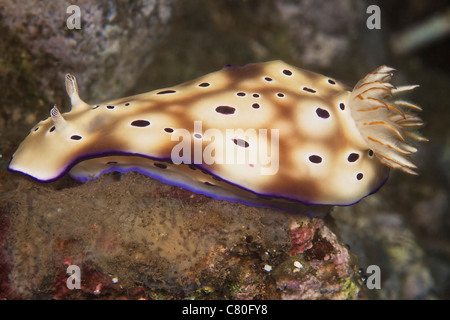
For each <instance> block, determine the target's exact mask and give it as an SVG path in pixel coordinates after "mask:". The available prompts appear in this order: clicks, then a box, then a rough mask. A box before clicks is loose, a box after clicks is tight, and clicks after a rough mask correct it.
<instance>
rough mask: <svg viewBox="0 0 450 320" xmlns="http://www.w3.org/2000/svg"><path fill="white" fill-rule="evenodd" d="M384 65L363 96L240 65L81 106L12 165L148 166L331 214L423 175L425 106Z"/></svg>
mask: <svg viewBox="0 0 450 320" xmlns="http://www.w3.org/2000/svg"><path fill="white" fill-rule="evenodd" d="M393 71H394V69H393V68H390V67H387V66H381V67H379V68H377V69H376V70H375V71H373V72H371V73H369V74H367V75H366V76H365V77H364V78H363V79H362V80H360V81H359V82H358V83H357V84H356V86H355V87H354V88H353V90H351V89H350V88H348V87H347V86H345V85H343V84H342V83H340V82H339V81H337V80H335V79H333V78H330V77H327V76H323V75H320V74H317V73H314V72H310V71H307V70H303V69H299V68H296V67H294V66H291V65H288V64H286V63H284V62H282V61H271V62H265V63H254V64H247V65H244V66H242V67H238V66H234V67H229V68H224V69H222V70H220V71H217V72H213V73H210V74H207V75H205V76H203V77H200V78H197V79H194V80H192V81H189V82H186V83H182V84H180V85H176V86H172V87H169V88H163V89H160V90H154V91H150V92H148V93H143V94H139V95H136V96H132V97H126V98H122V99H117V100H112V101H108V102H105V103H101V104H95V105H89V104H87V103H86V102H84V101H83V100H82V99H81V98H80V95H79V92H78V85H77V81H76V78H75V77H74V76H72V75H70V74H69V75H67V76H66V78H65V84H66V90H67V93H68V95H69V97H70V100H71V104H72V108H71V110H70V111H69V112H65V113H61V112H60V111H59V110H58V108H57V107H56V106H54V107H53V109H52V110H51V112H50V117H49V118H47V119H46V120H43V121H41V122H39V123H38V124H37V125H35V126H34V127H33V128H32V129H31V131H30V133H29V135H28V137H27V138H26V139H25V140H24V141H23V142H22V143H21V144H20V146H19V148H18V149H17V151H16V152H15V153H14V155H13V158H12V160H11V162H10V164H9V169H10V170H13V171H18V172H22V173H24V174H27V175H29V176H31V177H34V178H35V179H37V180H39V181H53V180H55V179H57V178H59V177H61V176H62V175H64V174H66V173H67V172H69V173H70V175H71V176H72V177H74V178H75V179H78V180H80V181H88V180H90V179H94V178H97V177H99V176H100V175H101V174H103V173H106V172H110V171H119V172H128V171H138V172H141V173H143V174H146V175H148V176H151V177H154V178H156V179H158V180H161V181H163V182H167V183H170V184H173V185H176V186H181V187H183V188H186V189H189V190H191V191H194V192H198V193H202V194H205V195H208V196H211V197H214V198H217V199H223V200H229V201H238V202H242V203H245V204H249V205H253V206H264V207H276V208H280V209H282V210H285V211H289V212H301V213H305V214H308V215H313V216H322V215H323V214H325V213H326V212H328V211H329V209H330V208H329V206H333V205H350V204H353V203H356V202H358V201H359V200H360V199H362V198H364V197H366V196H367V195H369V194H372V193H373V192H375V191H377V190H378V189H379V188H380V187H381V186H382V185H383V184H384V183H385V181H386V180H387V178H388V175H389V168H393V169H401V170H403V171H405V172H407V173H411V174H415V172H416V169H417V167H416V165H415V164H414V163H413V162H412V161H411V160H410V158H409V157H410V155H411V154H413V153H415V152H416V151H417V148H416V146H415V145H414V142H420V141H426V139H425V138H423V137H421V136H420V135H419V134H418V133H416V132H415V130H416V129H417V128H419V127H421V126H422V125H423V121H422V120H421V119H420V118H419V117H418V116H417V115H416V113H415V112H417V111H420V110H421V108H420V107H419V106H416V105H415V104H412V103H410V102H407V101H404V100H401V99H398V98H397V95H398V94H400V93H403V92H407V91H410V90H413V89H414V88H416V87H417V86H400V87H395V86H394V85H392V84H391V83H390V79H391V77H392V75H393Z"/></svg>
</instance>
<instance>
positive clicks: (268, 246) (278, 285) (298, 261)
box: [0, 171, 359, 299]
mask: <svg viewBox="0 0 450 320" xmlns="http://www.w3.org/2000/svg"><path fill="white" fill-rule="evenodd" d="M2 175H3V179H2V181H3V183H2V185H1V190H0V191H1V192H2V193H3V195H2V198H1V201H2V203H5V204H8V206H9V208H10V209H9V210H4V212H3V214H4V216H3V217H4V219H6V218H7V219H9V220H8V221H9V222H8V225H9V226H8V229H7V230H3V231H2V232H3V235H2V237H6V239H7V246H8V259H9V261H10V262H9V264H8V268H9V271H8V288H9V289H8V291H2V292H0V296H1V297H2V298H7V299H14V298H27V299H28V298H42V299H51V298H57V299H93V298H96V299H110V298H127V299H137V298H150V299H169V298H170V299H182V298H193V299H321V298H326V299H342V298H347V299H348V298H356V297H357V295H358V291H359V284H358V274H357V271H356V270H357V269H356V266H355V263H354V261H353V259H352V258H351V255H350V253H349V251H348V249H347V247H346V246H345V245H343V244H342V243H340V242H339V241H338V240H337V239H336V237H335V235H334V234H333V233H332V232H331V231H330V229H329V227H328V226H327V225H328V222H327V221H326V220H323V219H319V218H309V217H307V216H304V215H292V214H287V213H283V212H280V211H278V210H273V209H265V208H255V207H249V206H245V205H242V204H239V203H231V202H226V201H220V200H215V199H212V198H209V197H206V196H203V195H198V194H194V193H192V192H189V191H187V190H184V189H181V188H179V187H175V186H171V185H167V184H163V183H161V182H159V181H156V180H154V179H151V178H148V177H146V176H143V175H141V174H138V173H134V172H130V173H127V174H124V175H120V174H116V173H109V174H106V175H104V176H102V177H101V178H99V179H97V180H95V181H92V182H88V183H86V184H78V183H77V182H75V181H73V180H70V179H68V178H67V179H62V180H59V181H57V182H54V183H51V184H45V185H42V184H37V183H35V182H34V181H32V180H30V179H29V178H24V177H20V178H18V177H17V176H14V177H13V174H12V173H8V172H6V173H5V172H4V171H3V172H2ZM6 190H11V191H9V192H8V193H4V192H5V191H6ZM5 232H6V234H5ZM299 239H302V240H301V241H303V242H308V243H309V245H308V246H305V247H304V249H303V250H299V248H298V246H299V245H300V242H301V241H299ZM294 246H297V248H296V249H294V250H293V247H294ZM70 265H76V266H78V267H79V268H80V270H81V288H80V289H73V290H69V289H68V288H67V286H66V281H67V278H68V277H69V275H68V274H67V273H66V269H67V267H68V266H70Z"/></svg>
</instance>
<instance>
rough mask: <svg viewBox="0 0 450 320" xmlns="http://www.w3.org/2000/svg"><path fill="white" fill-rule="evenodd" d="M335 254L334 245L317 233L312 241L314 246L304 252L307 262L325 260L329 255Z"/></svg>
mask: <svg viewBox="0 0 450 320" xmlns="http://www.w3.org/2000/svg"><path fill="white" fill-rule="evenodd" d="M332 253H334V247H333V245H332V244H331V243H330V242H329V241H328V240H327V239H325V238H324V237H322V236H321V235H320V234H319V232H316V234H315V235H314V238H313V240H312V246H311V248H310V249H308V250H306V251H305V252H304V255H305V260H307V261H311V260H323V259H324V258H325V257H326V256H327V255H329V254H332Z"/></svg>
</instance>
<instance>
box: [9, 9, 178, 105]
mask: <svg viewBox="0 0 450 320" xmlns="http://www.w3.org/2000/svg"><path fill="white" fill-rule="evenodd" d="M71 4H72V3H70V2H68V1H51V0H46V1H27V2H26V3H22V4H21V3H12V2H8V1H3V2H2V4H1V6H0V24H1V25H2V26H3V27H5V28H6V30H5V32H7V33H9V34H14V35H16V36H17V37H18V38H19V39H20V40H21V42H22V44H21V46H22V49H23V51H22V53H21V54H23V55H25V56H28V58H27V59H22V60H20V59H19V61H18V63H20V65H17V66H14V68H15V72H16V74H17V73H20V72H21V70H22V69H23V68H24V65H25V64H26V63H25V62H27V63H28V64H31V65H33V67H32V68H28V69H29V70H28V72H32V74H28V75H27V76H28V77H29V78H32V79H36V78H38V79H39V82H38V83H39V85H40V88H39V91H41V92H44V93H45V94H46V95H47V96H48V98H49V99H50V100H54V99H55V97H61V95H59V96H58V92H59V90H55V89H56V88H55V83H62V82H61V79H64V75H65V74H66V73H67V72H68V71H70V72H73V73H74V74H76V75H77V76H78V77H79V79H80V80H82V81H81V82H82V87H83V88H84V89H85V91H84V92H86V94H87V96H88V97H90V98H92V99H104V98H106V97H111V96H120V95H122V94H124V92H126V90H128V89H130V88H131V87H132V86H133V85H134V83H135V81H136V80H137V78H138V76H139V75H140V73H141V72H142V68H143V67H145V66H146V65H148V64H149V62H150V61H151V59H152V56H153V53H154V51H155V48H156V47H157V44H158V43H159V42H160V41H161V39H162V38H163V37H164V35H165V34H166V31H167V28H168V24H169V21H170V17H171V11H172V6H173V0H143V1H116V0H111V1H106V2H102V3H93V2H91V1H86V0H82V1H77V3H76V5H77V6H78V8H79V17H80V19H79V21H80V26H79V27H80V28H79V29H77V28H74V29H69V28H68V26H69V25H70V26H71V27H72V24H73V25H74V26H76V25H75V24H74V22H75V20H73V19H75V16H73V15H74V14H77V12H76V11H73V10H71V9H68V8H69V6H70V5H71ZM72 18H73V19H72ZM68 20H69V21H68ZM66 22H67V24H66ZM144 43H145V45H143V44H144ZM13 45H16V46H17V43H13ZM2 46H11V43H8V42H7V41H5V42H3V44H2ZM0 50H1V51H2V52H3V51H5V50H6V49H5V48H0ZM36 89H37V88H36ZM36 91H38V90H36Z"/></svg>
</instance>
